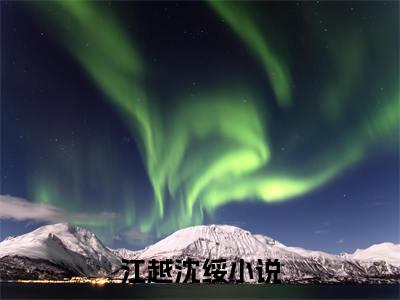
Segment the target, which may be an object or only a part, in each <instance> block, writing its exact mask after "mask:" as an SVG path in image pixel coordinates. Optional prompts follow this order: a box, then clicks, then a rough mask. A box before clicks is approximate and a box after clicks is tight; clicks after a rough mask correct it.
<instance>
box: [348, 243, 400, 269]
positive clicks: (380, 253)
mask: <svg viewBox="0 0 400 300" xmlns="http://www.w3.org/2000/svg"><path fill="white" fill-rule="evenodd" d="M349 256H350V257H351V258H353V259H358V260H368V261H371V260H372V261H387V262H389V263H391V264H392V265H395V266H400V244H394V243H389V242H387V243H381V244H376V245H372V246H370V247H368V248H366V249H357V250H356V251H355V252H354V253H353V254H350V255H349Z"/></svg>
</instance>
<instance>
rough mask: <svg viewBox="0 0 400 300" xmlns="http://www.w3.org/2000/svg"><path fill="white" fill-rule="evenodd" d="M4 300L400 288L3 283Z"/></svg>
mask: <svg viewBox="0 0 400 300" xmlns="http://www.w3.org/2000/svg"><path fill="white" fill-rule="evenodd" d="M0 287H1V296H0V298H1V299H165V298H167V299H399V298H400V297H399V288H400V285H338V284H333V285H323V284H319V285H317V284H315V285H278V284H276V285H273V284H271V285H250V284H244V285H207V284H187V285H185V284H179V285H172V284H171V285H161V284H145V285H127V284H126V285H122V284H106V285H104V286H93V285H90V284H37V283H35V284H31V283H5V282H3V283H1V284H0Z"/></svg>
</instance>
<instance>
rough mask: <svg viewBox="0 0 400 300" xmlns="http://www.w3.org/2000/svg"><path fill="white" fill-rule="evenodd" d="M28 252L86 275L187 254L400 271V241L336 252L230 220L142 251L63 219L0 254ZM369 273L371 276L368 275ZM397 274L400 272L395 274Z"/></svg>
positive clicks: (337, 269)
mask: <svg viewBox="0 0 400 300" xmlns="http://www.w3.org/2000/svg"><path fill="white" fill-rule="evenodd" d="M7 255H8V256H26V257H28V258H32V259H35V258H36V259H45V260H49V261H51V262H53V263H56V264H58V265H60V266H64V267H66V268H68V269H69V270H73V271H75V272H77V273H79V274H82V275H86V276H95V275H97V276H99V275H104V274H107V273H110V272H113V271H115V270H117V269H119V268H120V266H121V261H120V258H127V259H144V260H150V259H153V258H155V259H160V258H172V259H174V258H175V259H177V258H179V259H183V258H186V257H191V258H194V259H197V260H199V261H202V260H204V259H205V258H225V259H227V260H228V261H234V260H237V259H238V258H243V259H245V260H246V261H255V260H256V259H258V258H261V259H262V260H265V259H267V258H270V259H279V261H280V262H281V264H282V268H281V271H282V278H283V279H286V280H305V279H306V278H316V277H317V278H321V282H325V281H331V280H334V281H335V280H342V279H341V278H352V279H354V280H356V281H358V282H363V280H364V281H365V280H366V279H365V276H366V274H369V275H370V274H384V275H390V276H392V277H390V278H395V277H393V275H396V276H397V275H398V274H400V268H398V267H397V266H399V267H400V263H399V262H400V244H394V243H382V244H377V245H373V246H371V247H369V248H367V249H358V250H357V251H355V252H354V253H353V254H347V253H345V254H341V255H333V254H329V253H325V252H322V251H313V250H307V249H303V248H300V247H289V246H285V245H284V244H282V243H280V242H279V241H276V240H274V239H272V238H270V237H268V236H264V235H259V234H252V233H250V232H249V231H247V230H244V229H241V228H238V227H235V226H229V225H200V226H193V227H188V228H184V229H181V230H178V231H176V232H175V233H173V234H171V235H170V236H167V237H166V238H164V239H162V240H160V241H159V242H157V243H155V244H153V245H151V246H149V247H147V248H145V249H143V250H139V251H131V250H128V249H123V248H122V249H114V250H113V249H109V248H107V247H105V246H104V245H103V244H102V243H101V241H100V240H99V239H98V238H97V237H96V236H95V235H94V234H93V233H91V232H90V231H88V230H86V229H83V228H80V227H77V226H74V225H71V224H68V223H60V224H54V225H47V226H43V227H40V228H38V229H36V230H34V231H32V232H30V233H27V234H24V235H21V236H18V237H13V238H11V239H6V240H4V241H2V242H1V243H0V258H1V257H4V256H7ZM369 275H368V276H369ZM332 276H336V277H332ZM396 278H397V277H396Z"/></svg>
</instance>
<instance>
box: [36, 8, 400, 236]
mask: <svg viewBox="0 0 400 300" xmlns="http://www.w3.org/2000/svg"><path fill="white" fill-rule="evenodd" d="M34 5H35V6H36V7H37V8H38V11H39V13H40V14H39V15H40V16H41V17H44V18H42V21H41V22H43V24H45V25H46V26H47V27H48V28H49V31H50V32H51V33H52V34H53V36H54V37H55V39H56V40H58V41H59V43H60V44H61V45H63V47H65V49H67V51H68V52H69V53H70V55H72V56H73V57H74V58H75V59H76V61H77V63H79V64H80V66H81V67H82V69H84V70H85V71H86V72H87V74H88V75H89V76H90V78H91V79H92V80H93V82H94V83H95V84H96V85H97V87H98V88H99V89H100V90H101V91H102V92H103V93H104V94H105V95H106V97H107V99H108V101H109V103H110V105H111V106H112V107H113V108H114V109H115V112H116V113H118V114H119V115H120V116H121V118H122V119H123V120H124V122H125V123H126V124H127V126H129V128H130V130H131V133H132V136H134V137H135V141H136V143H137V147H138V148H139V149H140V152H141V155H142V159H143V163H144V165H145V168H146V170H147V174H148V179H149V181H150V183H151V186H152V190H153V195H152V196H151V197H149V198H142V197H140V196H139V195H136V194H135V190H134V188H133V187H132V185H133V183H132V182H130V179H129V178H127V179H126V180H125V181H124V182H120V183H119V184H120V185H121V190H122V193H123V194H124V195H125V196H124V197H123V198H122V199H121V200H122V201H123V203H124V205H123V206H124V208H125V209H124V212H123V217H122V218H119V219H118V220H115V221H114V222H113V224H110V223H108V224H106V227H107V229H106V230H107V232H106V233H105V235H106V236H107V237H109V238H110V237H111V236H112V235H113V234H114V233H115V232H118V231H119V230H121V229H122V228H135V229H137V230H138V231H140V232H142V233H149V232H153V233H154V234H156V235H157V236H161V235H164V234H166V233H170V232H172V231H174V230H176V229H178V228H181V227H184V226H188V225H194V224H201V223H202V222H203V220H204V215H205V214H207V215H208V216H210V217H212V215H213V214H214V213H215V212H216V211H217V210H218V208H220V207H221V206H223V205H225V204H227V203H231V202H233V201H240V202H245V201H263V202H266V203H275V202H283V201H288V200H291V199H294V198H296V197H297V196H302V195H305V194H306V193H309V192H311V191H313V190H315V189H317V188H319V187H321V186H322V185H324V184H326V183H327V182H329V181H331V180H332V179H334V178H335V177H336V176H337V175H338V174H340V173H341V172H343V171H345V170H346V168H348V167H349V166H351V165H353V164H355V163H357V162H360V161H362V160H363V159H365V158H366V157H367V155H368V153H369V150H370V149H373V147H380V146H381V145H385V147H391V145H394V141H395V137H396V135H397V134H398V131H397V129H398V125H399V112H400V111H399V94H398V82H397V81H396V78H397V77H396V73H397V69H396V67H395V65H396V64H392V63H389V61H390V60H388V61H383V60H382V61H381V60H379V59H377V58H376V57H385V56H386V57H395V56H396V54H395V53H396V50H395V49H396V45H395V41H393V45H392V46H393V48H391V47H387V46H385V47H383V46H382V47H381V46H380V45H383V38H384V37H381V36H380V35H379V34H380V32H382V31H384V29H385V28H386V27H387V26H391V25H392V24H390V22H386V23H385V22H382V23H380V24H375V25H370V26H369V27H368V28H367V29H368V30H365V31H363V32H361V31H360V30H358V28H357V25H356V24H355V23H354V22H353V21H352V20H351V19H343V20H342V21H341V24H337V18H336V19H335V18H334V17H331V16H330V14H329V12H328V11H329V5H328V7H327V8H326V9H325V11H322V12H321V14H324V13H325V16H324V20H327V21H326V22H327V23H328V25H327V26H328V27H329V25H332V26H330V27H329V28H335V30H331V31H329V32H328V33H327V32H326V31H324V30H323V29H321V28H319V25H318V23H317V22H316V21H314V20H313V18H312V17H310V15H311V9H308V8H307V7H304V8H303V9H302V11H301V13H302V14H303V15H304V20H305V24H306V28H307V30H308V32H309V35H310V36H312V37H313V38H314V40H315V41H316V42H315V43H314V44H313V45H310V49H308V51H309V53H310V54H309V55H310V56H313V55H315V61H316V64H317V65H318V63H320V65H321V66H322V65H323V67H319V68H317V70H316V71H314V72H315V75H316V76H318V77H319V78H320V79H321V81H320V84H318V85H317V86H315V92H313V93H311V92H308V91H307V90H306V87H304V88H302V87H296V88H294V86H295V85H294V83H296V82H297V81H296V80H297V79H298V77H299V76H298V75H296V72H295V71H294V66H295V64H296V63H297V62H296V61H293V58H292V57H291V56H290V53H291V52H290V48H289V44H287V43H285V40H284V39H285V34H289V31H287V30H286V31H285V30H283V31H279V32H278V31H273V30H268V26H267V25H268V24H267V21H266V20H265V18H261V17H260V16H259V15H258V14H257V9H256V8H255V7H254V6H257V5H265V3H264V4H262V3H261V4H256V3H252V4H249V3H243V2H228V1H215V2H214V1H211V2H209V3H208V4H207V3H204V7H205V9H208V10H209V11H210V13H214V15H215V18H223V19H224V21H225V22H224V23H223V24H222V25H221V26H225V27H227V28H228V30H229V31H230V34H231V35H232V36H237V38H238V39H239V40H240V41H241V43H242V45H243V47H244V49H246V51H247V52H246V53H247V55H249V56H253V58H254V60H255V61H258V64H259V67H260V68H261V69H262V70H263V71H264V74H265V78H264V86H257V85H255V84H252V83H251V82H250V81H249V82H242V85H241V86H237V85H236V86H235V87H234V88H232V87H231V85H230V84H229V81H228V82H226V80H223V79H221V80H220V82H221V83H220V84H219V85H216V86H219V87H217V88H216V87H215V86H213V87H212V88H209V87H204V88H203V91H202V92H201V93H200V94H198V95H196V96H195V97H185V96H179V97H181V98H182V99H176V101H175V102H174V103H176V105H174V106H173V107H170V108H169V109H168V115H167V113H166V111H167V110H165V109H163V106H162V99H156V98H153V97H152V96H150V95H153V93H149V91H150V87H149V84H148V83H145V82H146V78H147V77H148V75H149V72H151V70H150V68H148V67H147V61H146V57H145V55H144V53H142V52H141V45H140V43H138V40H135V37H134V35H133V34H132V33H131V32H127V31H125V30H124V26H123V23H122V21H121V20H120V19H119V18H118V16H117V13H116V12H113V11H112V10H111V9H105V8H104V6H102V5H99V4H98V3H95V2H91V1H57V2H52V3H49V2H41V1H40V2H37V3H35V4H34ZM55 12H56V13H55ZM335 20H336V21H335ZM374 26H376V27H379V28H375V27H374ZM378 29H379V30H378ZM88 42H89V43H90V45H91V46H92V47H87V46H86V45H87V43H88ZM385 43H387V42H385ZM93 49H96V50H95V51H93ZM317 53H322V54H321V55H317ZM299 63H301V62H299ZM367 66H368V68H371V67H372V68H374V69H375V70H376V74H373V75H371V74H368V73H367V72H366V68H367ZM302 80H303V81H302V82H304V80H305V79H302ZM217 82H218V80H217ZM371 82H373V83H374V84H371ZM299 84H300V83H299ZM150 86H151V84H150ZM307 86H308V87H309V86H310V85H307ZM151 88H152V89H154V88H155V87H154V86H153V87H151ZM269 88H270V89H271V90H272V93H271V96H270V98H271V99H267V100H266V99H264V98H265V96H263V93H262V92H261V91H260V90H263V89H269ZM382 90H384V93H382ZM359 112H362V113H359ZM289 120H290V121H289ZM310 145H313V146H312V147H311V146H310ZM314 145H316V146H314ZM98 146H99V147H95V145H94V146H93V147H92V149H97V150H93V151H90V150H86V151H87V152H88V153H89V154H87V155H86V156H85V157H91V159H90V160H86V159H84V157H83V155H82V153H83V151H84V150H82V149H80V150H77V151H76V154H73V155H71V156H70V157H69V158H67V159H66V158H60V157H56V156H55V157H54V161H57V164H58V165H59V166H60V167H59V170H58V174H59V175H58V176H52V174H53V171H52V169H51V167H50V166H46V165H44V166H43V165H42V166H37V168H36V173H35V174H36V175H35V177H34V178H32V181H31V185H32V187H31V191H32V199H34V200H35V201H39V202H45V203H53V204H56V205H58V206H64V208H65V209H68V210H79V208H80V207H81V203H82V202H84V199H83V195H82V194H81V193H80V188H79V186H80V184H81V183H82V180H83V179H82V174H84V172H87V171H84V169H90V170H91V171H90V174H92V175H93V176H94V174H96V176H95V177H90V176H87V178H89V179H86V180H89V183H88V184H89V185H96V184H97V185H101V186H103V189H104V190H103V192H104V197H105V198H107V197H110V198H111V197H113V195H112V193H111V191H108V190H107V186H108V184H109V183H107V182H109V181H110V177H111V176H110V175H108V176H107V175H105V174H113V172H114V173H115V172H118V171H117V170H115V171H113V170H112V165H113V164H114V165H117V164H116V163H115V161H111V162H105V159H104V155H106V154H104V153H108V152H107V151H106V150H104V147H110V148H111V149H110V150H109V151H110V152H112V151H113V150H112V145H111V146H105V145H98ZM98 149H103V150H98ZM282 149H284V151H283V150H282ZM102 151H103V152H102ZM297 157H302V159H301V160H300V159H297ZM132 167H135V166H132ZM111 180H112V179H111ZM66 182H67V186H68V187H70V188H69V190H68V193H67V194H65V189H63V188H62V186H63V185H65V183H66ZM138 198H140V201H142V202H146V207H147V208H148V209H141V211H137V210H138V209H139V208H138V206H137V205H136V204H135V202H136V201H139V200H138ZM82 225H86V226H88V227H101V226H104V225H105V224H103V222H102V220H98V221H97V222H93V221H92V222H90V224H86V223H84V222H83V223H82Z"/></svg>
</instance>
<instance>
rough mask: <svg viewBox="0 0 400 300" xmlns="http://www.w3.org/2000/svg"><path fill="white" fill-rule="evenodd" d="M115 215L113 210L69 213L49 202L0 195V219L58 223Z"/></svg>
mask: <svg viewBox="0 0 400 300" xmlns="http://www.w3.org/2000/svg"><path fill="white" fill-rule="evenodd" d="M116 217H117V214H116V213H114V212H100V213H86V212H79V213H69V212H66V211H64V210H63V209H60V208H58V207H56V206H53V205H51V204H44V203H34V202H31V201H28V200H25V199H21V198H17V197H12V196H7V195H0V219H12V220H16V221H36V222H46V223H59V222H82V221H90V220H102V221H105V222H106V221H109V220H112V219H115V218H116Z"/></svg>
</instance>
